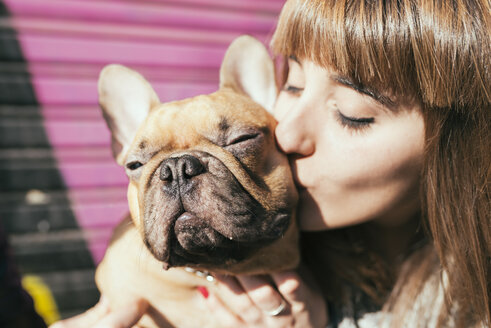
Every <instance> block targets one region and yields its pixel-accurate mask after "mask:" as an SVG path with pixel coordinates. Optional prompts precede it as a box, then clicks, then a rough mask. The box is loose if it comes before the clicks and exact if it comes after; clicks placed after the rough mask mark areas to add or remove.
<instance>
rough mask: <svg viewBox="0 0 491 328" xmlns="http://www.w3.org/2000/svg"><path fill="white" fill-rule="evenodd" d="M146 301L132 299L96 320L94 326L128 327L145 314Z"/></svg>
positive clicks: (106, 327)
mask: <svg viewBox="0 0 491 328" xmlns="http://www.w3.org/2000/svg"><path fill="white" fill-rule="evenodd" d="M147 308H148V302H147V301H145V300H142V299H139V300H134V301H132V302H131V303H128V304H126V305H125V306H123V307H121V308H118V309H117V310H114V311H112V312H110V313H109V314H107V315H106V316H105V317H104V318H103V319H102V320H100V321H99V322H97V324H96V325H95V326H94V328H109V327H110V328H130V327H133V326H134V325H135V324H136V323H137V322H138V321H139V320H140V318H141V317H142V316H143V314H145V312H146V310H147Z"/></svg>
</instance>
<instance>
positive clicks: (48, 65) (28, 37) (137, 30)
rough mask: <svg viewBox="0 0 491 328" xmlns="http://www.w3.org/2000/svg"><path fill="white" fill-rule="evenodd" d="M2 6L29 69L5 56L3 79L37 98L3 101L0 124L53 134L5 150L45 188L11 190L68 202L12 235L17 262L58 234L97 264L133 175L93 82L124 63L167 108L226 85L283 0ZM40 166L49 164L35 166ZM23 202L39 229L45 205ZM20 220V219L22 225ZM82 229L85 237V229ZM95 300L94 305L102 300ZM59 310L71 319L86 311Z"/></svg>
mask: <svg viewBox="0 0 491 328" xmlns="http://www.w3.org/2000/svg"><path fill="white" fill-rule="evenodd" d="M0 1H1V0H0ZM3 3H4V5H5V7H6V9H7V11H8V13H9V17H8V18H4V19H2V21H1V23H2V25H0V27H1V28H3V31H6V29H12V30H13V31H14V32H15V33H14V34H12V38H15V39H16V40H17V42H18V46H19V51H20V52H21V54H22V56H23V58H24V60H25V64H19V62H18V61H16V60H13V59H12V58H14V57H15V55H12V54H7V55H5V56H6V58H7V59H2V62H1V63H0V67H2V69H1V70H0V77H1V76H2V75H1V74H4V73H5V72H7V73H8V72H14V73H13V74H14V75H15V74H17V75H22V78H24V79H26V78H30V79H29V81H30V87H31V88H32V92H33V97H34V98H35V101H34V102H33V103H29V104H27V105H26V104H21V102H22V97H21V100H19V99H17V100H16V101H17V103H15V102H16V101H14V103H9V101H8V97H4V98H3V102H4V103H3V104H0V108H3V111H2V112H1V113H2V115H3V117H0V119H4V122H7V121H9V120H8V119H10V121H9V122H13V123H11V124H10V123H8V122H7V123H5V124H3V123H2V124H3V125H0V127H1V126H4V128H5V129H6V131H7V130H8V131H11V130H12V129H14V126H15V127H17V125H19V126H22V127H23V130H22V131H28V130H29V124H33V126H34V127H33V130H32V131H34V130H36V129H38V128H41V129H42V130H43V131H44V132H43V133H45V136H46V139H47V144H43V143H42V142H41V143H39V144H37V143H36V137H35V136H34V137H32V138H31V139H33V140H30V139H29V138H28V137H26V136H25V133H24V137H22V138H21V139H26V140H27V141H26V143H25V144H18V143H17V144H16V143H15V142H14V143H12V144H8V143H4V144H2V147H3V148H2V149H0V152H1V153H0V155H2V156H7V157H8V158H15V161H14V162H15V163H20V164H22V163H27V162H28V163H29V164H28V165H27V164H26V168H25V169H24V170H20V171H19V169H18V167H17V168H16V167H11V168H10V169H11V171H10V173H9V174H10V176H13V175H12V174H14V175H15V174H16V172H17V174H18V175H20V176H24V177H25V176H27V175H28V174H31V175H32V176H35V177H37V178H36V179H34V180H36V181H32V180H31V181H24V182H22V183H20V185H19V186H18V187H16V186H15V185H13V187H12V188H11V189H17V190H16V191H15V193H16V194H19V195H22V197H24V196H25V194H26V193H27V191H28V190H29V189H30V188H34V189H39V190H41V191H42V193H41V195H44V196H45V197H46V199H47V201H48V202H55V203H56V200H57V199H63V200H60V201H58V203H56V204H55V205H54V206H52V207H50V209H49V213H50V215H48V216H47V217H46V218H45V219H43V220H44V221H46V222H44V221H43V220H41V221H43V222H44V223H43V222H41V223H39V222H37V224H38V225H39V226H40V228H39V229H38V227H34V228H33V227H31V228H26V229H24V230H22V229H21V228H19V229H17V230H16V229H13V230H12V229H11V232H10V234H11V238H12V241H13V244H14V245H13V246H14V248H15V249H16V250H17V251H16V254H20V255H19V256H22V254H24V255H25V254H26V252H27V253H29V252H33V254H31V253H30V254H31V255H32V256H35V255H36V253H35V252H36V249H35V248H34V249H33V248H32V247H31V248H29V247H27V246H26V245H25V244H26V243H31V244H32V243H36V240H37V241H40V240H43V236H44V237H46V238H54V239H56V238H58V239H59V241H60V243H63V242H64V241H66V239H70V238H75V239H76V238H82V237H80V236H83V239H82V240H81V241H84V242H86V245H87V247H88V249H89V251H90V254H91V255H92V258H93V261H94V263H96V264H97V263H98V262H99V261H100V259H101V258H102V256H103V253H104V250H105V248H106V246H107V242H108V238H109V236H110V234H111V229H112V227H113V226H114V225H115V224H116V223H117V222H118V221H119V220H120V219H121V218H122V217H123V215H124V214H125V213H126V212H127V204H126V176H125V175H124V172H123V170H122V169H121V168H120V167H118V166H117V165H116V164H115V163H114V161H113V159H112V157H111V153H110V150H109V140H110V137H109V132H108V130H107V129H106V126H105V124H104V122H103V120H102V117H101V114H100V111H99V109H98V106H97V90H96V82H97V77H98V74H99V71H100V70H101V68H102V67H103V66H104V65H106V64H109V63H120V64H124V65H127V66H130V67H132V68H134V69H136V70H138V71H139V72H141V73H142V74H143V75H144V76H145V77H147V78H148V79H149V80H150V81H151V83H152V84H153V85H154V87H155V88H156V90H157V93H158V94H159V96H160V98H161V100H162V101H163V102H165V101H171V100H176V99H182V98H185V97H189V96H194V95H197V94H201V93H209V92H212V91H214V90H216V89H217V84H218V69H219V65H220V62H221V59H222V57H223V54H224V52H225V50H226V48H227V45H228V44H229V43H230V42H231V41H232V40H233V39H234V38H235V37H237V36H238V35H241V34H250V35H253V36H255V37H257V38H259V39H260V40H262V41H263V42H265V43H267V42H268V40H269V38H270V36H271V34H272V32H273V29H274V24H275V21H276V18H277V15H278V13H279V11H280V9H281V6H282V5H283V3H284V1H283V0H269V1H267V0H174V1H165V0H146V1H139V0H106V1H104V0H78V1H77V0H43V1H39V0H3ZM0 52H1V51H0ZM9 56H12V58H10V57H9ZM9 58H10V59H9ZM16 65H17V66H16ZM21 71H22V72H23V73H21ZM7 73H5V74H7ZM17 75H16V76H17ZM4 76H7V75H4ZM9 76H10V75H9ZM33 107H36V109H33ZM22 113H24V114H25V115H24V114H22ZM8 115H13V116H8ZM29 115H31V116H29ZM32 115H34V116H36V117H37V118H33V116H32ZM12 117H14V119H13V118H12ZM12 120H13V121H12ZM36 122H37V123H36ZM9 124H10V125H9ZM16 124H17V125H16ZM36 124H37V125H39V126H36ZM9 129H10V130H9ZM16 131H20V130H19V129H17V128H16ZM8 134H9V135H10V133H8ZM28 139H29V140H28ZM16 150H17V151H16ZM14 153H15V154H14ZM36 161H37V162H38V163H40V164H39V165H36ZM14 162H13V163H14ZM13 166H16V165H13ZM16 169H17V171H16ZM43 170H45V171H53V170H54V171H57V172H58V173H57V174H58V178H59V179H61V180H62V181H61V182H60V184H56V183H53V179H54V178H51V179H45V180H46V181H43V178H41V176H42V174H41V173H42V172H44V171H43ZM36 172H37V173H36ZM40 172H41V173H40ZM48 176H49V174H48ZM51 177H53V176H51ZM21 180H22V179H21ZM30 183H32V185H29V184H30ZM9 188H10V187H9ZM9 191H12V190H1V192H2V193H4V194H6V195H7V194H12V193H9ZM31 195H32V193H31ZM34 195H36V193H35V194H34ZM44 196H43V197H44ZM22 197H21V198H22ZM57 197H58V198H57ZM24 198H25V197H24ZM24 198H23V199H24ZM41 198H42V197H41ZM1 204H2V206H4V208H2V209H0V211H2V210H4V209H5V211H6V213H12V210H11V209H6V207H7V206H9V205H8V204H7V202H4V203H1ZM23 206H24V207H23V211H26V213H27V215H25V216H24V217H27V216H31V217H30V220H31V221H32V220H33V219H32V216H35V215H36V206H35V205H32V206H31V205H29V204H23ZM0 213H1V212H0ZM4 216H6V215H4ZM66 216H72V217H73V218H74V224H75V226H72V227H70V226H63V224H58V225H57V222H54V221H55V220H54V219H53V218H56V220H59V219H60V218H63V217H66ZM22 217H23V216H19V215H16V216H12V218H11V219H10V223H8V224H7V226H9V224H10V226H11V227H12V226H18V227H27V224H24V225H23V224H21V223H20V221H19V220H22ZM14 219H15V220H17V221H15V222H13V220H14ZM50 220H51V221H50ZM5 221H7V222H8V221H9V217H6V219H5ZM31 221H29V222H31ZM26 222H27V221H26ZM32 222H35V221H32ZM55 227H58V228H56V229H55ZM78 228H80V229H82V230H83V233H77V232H76V231H77V229H78ZM36 230H42V231H41V232H40V231H36ZM70 236H71V237H70ZM36 238H37V239H36ZM60 245H61V246H60V247H63V244H60ZM22 247H25V248H24V249H23V248H22ZM80 247H82V246H80ZM19 248H20V250H19ZM28 258H32V257H28ZM21 262H22V261H21ZM89 266H90V265H89V264H87V267H89ZM33 268H34V269H35V267H33ZM60 268H61V269H60ZM67 268H68V269H66V270H71V271H67V272H66V275H65V277H66V276H67V275H70V274H72V275H73V277H75V276H76V275H77V274H79V275H80V272H81V271H83V270H84V268H80V267H76V266H75V267H73V268H71V267H70V266H67ZM59 270H65V269H63V267H62V266H61V265H60V266H57V265H53V267H50V268H46V270H44V271H45V274H46V277H47V280H50V279H51V280H50V281H55V280H56V279H55V278H53V277H54V276H53V274H54V273H55V272H57V271H59ZM88 270H89V271H87V272H88V273H87V276H90V277H91V274H92V273H93V267H91V268H89V269H88ZM83 272H85V271H83ZM50 274H51V276H50ZM74 279H75V278H74ZM85 279H86V280H87V279H89V278H85ZM89 280H90V279H89ZM65 281H66V285H67V286H68V285H70V283H73V284H75V282H73V281H72V282H70V281H71V280H70V279H69V278H65ZM90 283H91V282H88V283H87V284H90ZM53 284H55V282H53ZM72 287H73V286H72ZM53 288H55V289H56V288H60V287H56V286H55V287H53ZM67 288H71V287H67ZM92 288H93V287H92ZM55 296H56V295H55ZM87 298H88V299H90V302H92V300H93V297H92V298H90V297H87ZM90 302H88V303H90ZM58 305H59V307H60V308H61V310H62V311H65V312H64V313H65V314H72V313H74V312H78V311H79V310H82V308H75V306H72V307H67V308H63V304H58ZM78 305H80V306H81V307H87V306H89V305H90V304H78ZM78 305H77V306H78Z"/></svg>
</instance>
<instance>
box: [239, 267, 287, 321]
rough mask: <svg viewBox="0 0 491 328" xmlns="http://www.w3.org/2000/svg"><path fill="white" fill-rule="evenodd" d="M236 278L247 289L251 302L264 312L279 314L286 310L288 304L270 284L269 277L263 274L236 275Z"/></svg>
mask: <svg viewBox="0 0 491 328" xmlns="http://www.w3.org/2000/svg"><path fill="white" fill-rule="evenodd" d="M237 280H238V281H239V283H240V284H241V285H242V287H243V289H244V290H245V291H247V293H248V295H249V297H250V299H251V300H252V302H253V303H255V304H256V306H257V307H258V308H259V309H261V310H262V311H263V312H264V313H266V314H267V313H273V314H274V313H275V312H278V314H280V313H281V312H283V311H285V312H287V311H288V305H287V304H286V303H285V300H284V299H283V298H282V297H281V295H280V293H278V291H277V290H276V289H275V288H274V287H273V286H272V281H271V279H268V278H267V277H265V276H238V277H237ZM278 314H277V315H278Z"/></svg>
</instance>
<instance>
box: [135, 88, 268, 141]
mask: <svg viewBox="0 0 491 328" xmlns="http://www.w3.org/2000/svg"><path fill="white" fill-rule="evenodd" d="M275 124H276V123H275V120H274V119H273V117H272V116H271V114H269V113H268V112H267V111H266V110H264V109H263V108H262V107H261V106H260V105H258V104H257V103H255V102H254V101H252V100H251V99H250V98H248V97H246V96H243V95H240V94H237V93H235V92H233V91H218V92H215V93H213V94H210V95H202V96H197V97H194V98H191V99H186V100H183V101H176V102H171V103H166V104H161V105H158V106H156V107H155V108H153V109H152V111H151V112H150V114H149V116H148V118H147V119H146V120H145V122H144V123H143V125H142V126H141V128H140V131H139V133H138V136H139V138H137V139H136V140H135V143H134V144H133V146H132V150H133V151H138V150H139V149H140V150H142V149H149V148H152V147H154V148H155V147H156V148H159V150H162V148H169V149H168V150H169V151H170V150H179V149H188V148H192V147H193V146H196V145H198V144H200V143H203V142H211V143H213V144H215V145H218V146H225V145H226V144H227V142H228V141H229V140H230V139H231V138H234V136H235V135H236V134H241V133H242V134H245V133H254V132H261V133H263V134H266V135H268V134H270V133H272V131H273V129H274V125H275ZM156 150H157V149H155V151H156Z"/></svg>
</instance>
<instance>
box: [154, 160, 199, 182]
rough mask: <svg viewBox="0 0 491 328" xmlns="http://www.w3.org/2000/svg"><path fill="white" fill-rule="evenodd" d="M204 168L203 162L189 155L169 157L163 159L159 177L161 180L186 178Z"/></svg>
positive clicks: (183, 179) (195, 174) (182, 179)
mask: <svg viewBox="0 0 491 328" xmlns="http://www.w3.org/2000/svg"><path fill="white" fill-rule="evenodd" d="M204 170H205V168H204V166H203V163H201V161H200V160H199V159H198V158H196V157H194V156H191V155H183V156H180V157H171V158H167V159H165V160H164V161H163V162H162V164H161V165H160V179H161V180H162V181H169V182H171V181H173V180H175V179H176V178H177V179H179V180H180V181H185V180H188V179H190V178H192V177H195V176H197V175H200V174H201V173H203V172H204Z"/></svg>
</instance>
